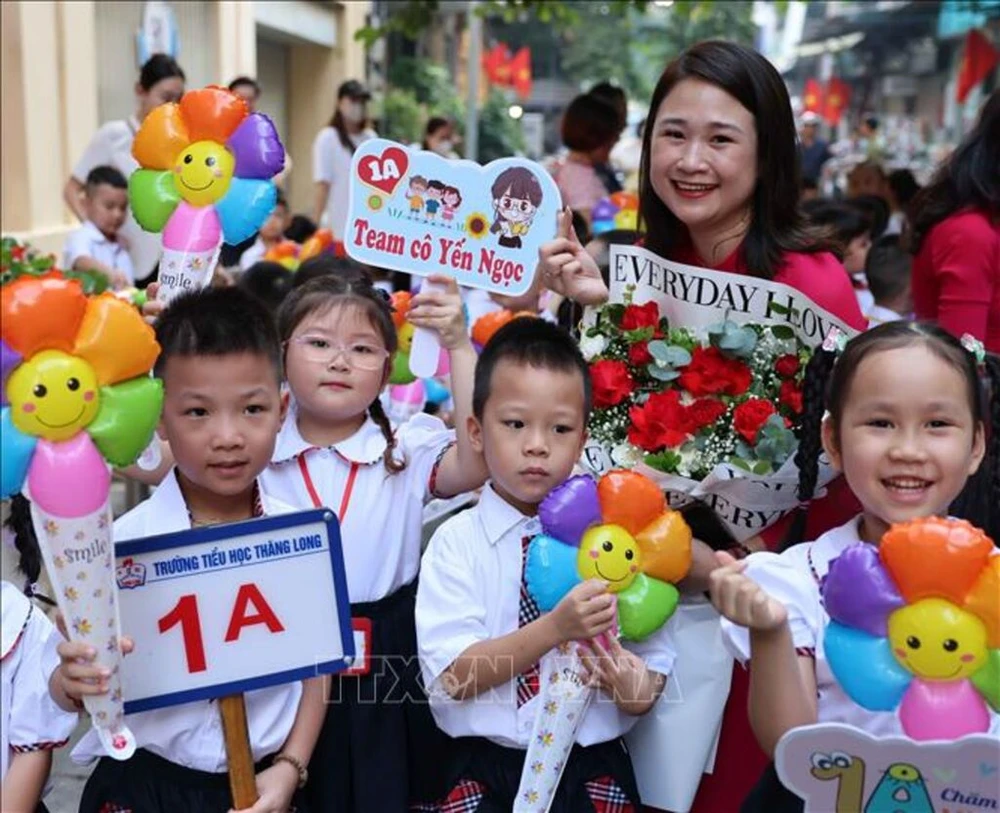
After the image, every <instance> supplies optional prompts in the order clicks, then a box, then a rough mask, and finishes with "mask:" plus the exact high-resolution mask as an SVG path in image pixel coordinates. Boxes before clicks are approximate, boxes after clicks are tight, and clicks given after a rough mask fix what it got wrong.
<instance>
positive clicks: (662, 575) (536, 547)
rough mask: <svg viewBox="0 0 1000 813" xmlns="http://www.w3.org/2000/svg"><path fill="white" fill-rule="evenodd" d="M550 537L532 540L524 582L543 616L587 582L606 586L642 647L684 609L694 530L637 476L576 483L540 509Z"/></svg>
mask: <svg viewBox="0 0 1000 813" xmlns="http://www.w3.org/2000/svg"><path fill="white" fill-rule="evenodd" d="M538 516H539V519H541V522H542V530H543V533H542V534H539V535H538V536H536V537H535V538H534V539H532V540H531V544H530V545H529V546H528V558H527V562H526V566H525V579H526V581H527V586H528V592H530V593H531V595H532V597H533V598H534V599H535V602H536V603H537V604H538V607H539V609H541V610H543V611H544V610H551V609H553V608H554V607H555V606H556V605H557V604H558V603H559V601H560V600H561V599H562V597H563V596H565V595H566V593H568V592H569V591H570V590H572V589H573V587H575V586H576V585H577V584H579V583H580V582H581V581H582V580H585V579H592V578H597V579H602V580H603V581H605V582H607V585H608V590H609V591H610V592H612V593H615V594H617V599H618V626H619V629H620V630H621V634H622V637H624V638H626V639H627V640H630V641H640V640H642V639H643V638H646V637H648V636H649V635H651V634H652V633H653V632H655V631H656V630H657V629H659V628H660V627H661V626H663V624H664V623H665V622H666V621H667V619H668V618H670V616H671V615H672V614H673V612H674V609H675V608H676V607H677V601H678V599H679V597H680V596H679V594H678V592H677V588H676V587H674V585H673V584H672V583H671V582H677V581H680V579H682V578H684V576H685V575H686V574H687V572H688V568H690V566H691V529H690V528H688V526H687V523H686V522H685V521H684V518H683V517H682V516H681V515H680V514H679V513H677V512H676V511H671V510H669V509H668V508H667V503H666V500H665V499H664V497H663V492H661V491H660V489H659V487H657V485H656V484H655V483H653V481H652V480H650V479H648V478H647V477H644V476H643V475H641V474H638V473H636V472H634V471H611V472H608V473H607V474H605V475H604V476H603V477H602V478H601V479H600V481H598V482H596V483H595V482H594V481H593V479H591V478H590V477H588V476H585V475H580V476H576V477H571V478H570V479H569V480H567V481H566V482H565V483H563V484H562V485H560V486H557V487H556V488H554V489H553V490H552V491H550V492H549V494H548V495H547V496H546V497H545V499H544V500H543V501H542V503H541V505H540V506H539V507H538Z"/></svg>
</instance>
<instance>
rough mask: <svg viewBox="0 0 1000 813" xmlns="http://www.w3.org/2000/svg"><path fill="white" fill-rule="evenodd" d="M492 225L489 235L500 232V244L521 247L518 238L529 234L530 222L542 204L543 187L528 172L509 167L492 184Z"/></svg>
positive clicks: (529, 171)
mask: <svg viewBox="0 0 1000 813" xmlns="http://www.w3.org/2000/svg"><path fill="white" fill-rule="evenodd" d="M492 191H493V212H494V215H495V216H494V219H493V225H492V226H490V233H491V234H496V233H497V232H500V238H499V243H500V245H502V246H504V247H505V248H520V247H521V236H522V235H525V234H527V233H528V229H529V228H531V221H532V219H533V218H534V217H535V212H537V211H538V207H539V205H541V202H542V185H541V184H540V183H539V182H538V178H536V177H535V176H534V174H532V172H531V170H529V169H527V168H525V167H510V169H505V170H504V171H503V172H501V173H500V174H499V175H498V176H497V179H496V180H495V181H494V182H493V190H492Z"/></svg>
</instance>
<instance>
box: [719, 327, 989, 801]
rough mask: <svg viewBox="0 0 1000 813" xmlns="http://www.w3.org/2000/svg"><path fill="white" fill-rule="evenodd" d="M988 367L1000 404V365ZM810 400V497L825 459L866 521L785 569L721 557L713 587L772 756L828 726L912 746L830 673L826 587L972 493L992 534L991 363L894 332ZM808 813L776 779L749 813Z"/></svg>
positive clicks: (954, 346) (873, 338) (813, 372)
mask: <svg viewBox="0 0 1000 813" xmlns="http://www.w3.org/2000/svg"><path fill="white" fill-rule="evenodd" d="M982 364H983V369H984V372H985V374H986V377H988V378H989V379H991V383H992V388H993V392H996V391H997V385H998V383H1000V360H998V359H996V358H989V359H985V358H984V359H983V362H982ZM804 389H805V394H806V405H805V410H804V415H803V427H802V437H801V440H800V446H799V452H798V454H797V456H796V462H797V463H798V465H799V469H800V480H799V497H800V499H802V500H803V501H806V500H808V499H809V498H811V497H812V494H813V491H814V489H815V485H816V476H817V460H818V456H819V452H820V449H821V448H822V449H823V450H825V452H826V454H827V455H828V456H829V458H830V461H831V462H832V464H833V465H834V466H835V467H836V468H837V469H839V470H840V471H842V472H843V473H844V476H845V477H846V478H847V482H848V484H849V485H850V487H851V490H852V491H853V492H854V494H855V495H856V496H857V498H858V500H859V501H860V503H861V506H862V509H863V510H862V513H861V515H860V516H858V517H856V518H855V519H853V520H851V521H850V522H849V523H847V524H846V525H844V526H842V527H840V528H836V529H834V530H832V531H829V532H827V533H825V534H823V536H821V537H820V538H819V539H817V540H816V541H814V542H811V543H808V544H801V545H796V546H793V547H791V548H789V549H788V550H786V551H785V552H784V553H782V554H780V555H778V554H773V553H755V554H753V555H752V556H750V557H748V558H747V559H744V560H742V561H739V562H736V561H733V560H732V559H731V557H729V556H728V555H727V554H725V553H717V554H716V556H717V557H718V558H719V559H720V561H721V562H722V564H723V565H724V566H723V567H721V568H719V569H718V570H716V571H714V572H713V573H712V575H711V595H712V603H713V604H714V605H715V607H716V609H717V610H718V611H719V612H720V613H721V614H722V615H723V617H724V619H723V634H724V636H725V638H726V639H727V642H728V644H729V645H730V647H731V648H732V649H733V650H734V653H735V655H736V657H738V658H740V659H741V660H743V661H747V660H749V661H750V664H751V668H750V701H749V715H750V723H751V726H752V727H753V729H754V732H755V734H756V735H757V739H758V741H759V742H760V744H761V747H762V748H763V749H764V750H765V751H766V752H767V753H769V754H770V753H773V751H774V748H775V746H776V745H777V743H778V740H779V739H781V737H782V736H783V735H784V734H785V733H786V732H787V731H789V730H790V729H792V728H796V727H798V726H803V725H809V724H812V723H815V722H817V721H822V722H842V723H847V724H849V725H853V726H856V727H858V728H861V729H863V730H865V731H868V732H869V733H872V734H875V735H885V734H893V733H900V729H899V724H898V721H897V718H896V715H895V713H891V712H871V711H867V710H865V709H863V708H861V707H860V706H858V705H856V704H855V703H854V702H853V701H851V700H850V699H849V698H848V697H847V695H846V694H845V693H844V691H843V690H842V689H841V688H840V686H839V685H838V684H837V683H836V681H835V679H834V677H833V675H832V673H831V671H830V668H829V665H828V664H827V661H826V657H825V654H824V651H823V633H824V630H825V628H826V625H827V624H828V623H829V620H830V619H829V616H828V614H827V612H826V610H825V608H824V606H823V601H822V596H821V592H820V584H821V581H822V579H823V577H824V576H825V575H826V573H827V571H828V569H829V565H830V562H831V561H832V560H834V559H836V558H837V557H838V556H839V555H840V554H841V553H842V552H843V551H844V550H845V549H846V548H847V547H849V546H850V545H852V544H855V543H857V542H859V541H863V542H868V543H871V544H875V545H877V544H878V543H879V540H880V539H881V537H882V534H883V533H885V531H886V530H888V528H889V526H890V525H892V524H894V523H898V522H905V521H908V520H912V519H917V518H920V517H929V516H935V515H936V516H946V515H947V514H948V512H949V507H950V506H952V504H953V502H954V501H955V500H956V498H957V497H959V495H960V494H962V493H963V490H964V491H965V493H966V494H971V495H973V497H975V496H978V497H979V499H978V500H976V499H973V500H971V503H976V502H979V505H975V504H968V505H967V507H968V508H969V509H970V510H968V511H966V512H965V514H966V518H967V519H969V520H970V521H972V522H973V524H976V525H979V526H980V527H982V528H984V529H986V530H987V532H989V531H990V530H991V528H990V526H991V525H992V524H993V520H991V517H990V512H991V510H992V511H995V510H996V506H1000V470H998V460H1000V403H997V402H994V403H993V404H992V407H991V408H989V409H987V408H986V407H985V406H984V405H983V403H982V399H981V397H980V393H981V384H980V369H979V360H978V359H977V357H976V355H975V354H974V353H972V352H970V351H968V350H966V349H965V348H964V347H963V345H962V344H961V343H959V341H958V340H956V339H955V338H954V337H953V336H951V335H950V334H949V333H946V332H945V331H943V330H942V329H940V328H938V327H936V326H933V325H927V324H918V323H914V322H904V321H900V322H891V323H888V324H885V325H881V326H879V327H877V328H874V329H873V330H870V331H868V332H867V333H863V334H861V335H859V336H857V337H855V338H854V339H853V340H852V341H850V342H849V343H847V345H846V347H845V349H844V350H843V352H842V354H840V355H839V357H838V356H837V354H836V352H835V351H829V350H822V349H821V350H818V351H817V353H816V355H815V356H814V357H813V359H812V361H811V362H810V364H809V367H808V368H807V373H806V382H805V385H804ZM824 393H826V397H824ZM825 411H826V412H828V415H827V417H826V418H825V419H824V417H823V416H824V412H825ZM987 423H989V424H990V430H989V432H987V430H986V425H987ZM987 437H989V448H987V440H986V438H987ZM984 456H985V463H984V462H983V460H984ZM980 464H982V466H981V465H980ZM977 472H979V474H978V475H977ZM967 483H968V488H967ZM991 506H992V508H991ZM796 809H797V810H801V809H802V802H801V800H799V799H798V798H797V797H795V796H794V795H793V794H791V793H790V792H788V791H787V790H785V789H784V788H782V787H781V786H780V784H779V783H778V781H777V777H776V775H775V774H774V771H773V769H771V770H770V771H769V773H768V774H765V777H764V778H763V779H762V781H761V782H760V783H759V784H758V786H757V788H755V789H754V791H753V792H752V793H751V795H750V796H749V797H748V799H747V801H746V802H745V803H744V806H743V808H742V810H744V811H754V810H761V811H768V813H772V812H773V811H783V810H796Z"/></svg>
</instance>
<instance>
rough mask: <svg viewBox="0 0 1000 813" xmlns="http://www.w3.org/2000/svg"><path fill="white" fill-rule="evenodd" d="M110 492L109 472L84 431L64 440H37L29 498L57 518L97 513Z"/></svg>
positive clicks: (30, 469)
mask: <svg viewBox="0 0 1000 813" xmlns="http://www.w3.org/2000/svg"><path fill="white" fill-rule="evenodd" d="M110 489H111V472H110V471H109V470H108V465H107V463H105V462H104V458H103V457H101V453H100V452H99V451H97V447H96V446H95V445H94V442H93V441H92V440H91V439H90V436H89V435H88V434H87V433H86V432H79V433H77V434H76V435H74V436H73V437H72V438H70V439H69V440H67V441H63V442H62V443H53V442H51V441H48V440H41V439H40V440H39V441H38V446H37V447H36V448H35V456H34V457H33V458H32V460H31V468H29V469H28V490H29V493H30V496H31V499H32V500H33V501H34V502H36V503H37V504H38V507H39V508H41V509H42V510H43V511H45V512H46V513H48V514H52V515H53V516H56V517H82V516H86V515H87V514H89V513H91V512H92V511H96V510H97V509H98V508H100V507H101V506H102V505H104V502H105V500H107V499H108V493H109V492H110Z"/></svg>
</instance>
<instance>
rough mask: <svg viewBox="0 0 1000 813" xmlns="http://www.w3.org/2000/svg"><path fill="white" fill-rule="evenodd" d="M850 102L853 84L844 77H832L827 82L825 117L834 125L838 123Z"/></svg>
mask: <svg viewBox="0 0 1000 813" xmlns="http://www.w3.org/2000/svg"><path fill="white" fill-rule="evenodd" d="M850 103H851V86H850V85H849V84H847V82H845V81H844V80H842V79H837V78H836V77H833V78H831V79H830V81H829V82H827V84H826V104H825V106H824V112H823V118H825V119H826V120H827V121H828V122H829V123H830V124H831V125H833V126H836V125H838V124H839V123H840V119H841V117H842V116H843V115H844V111H845V110H846V109H847V106H848V105H849V104H850Z"/></svg>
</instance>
